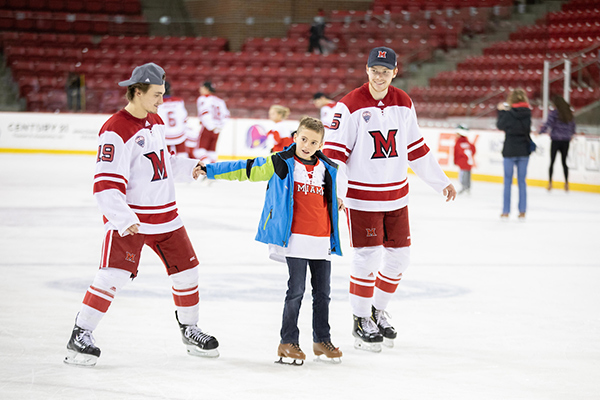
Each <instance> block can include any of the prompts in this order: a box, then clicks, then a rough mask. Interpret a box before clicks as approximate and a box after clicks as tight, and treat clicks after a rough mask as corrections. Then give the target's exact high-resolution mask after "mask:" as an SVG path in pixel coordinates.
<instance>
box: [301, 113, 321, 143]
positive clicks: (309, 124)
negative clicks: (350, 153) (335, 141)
mask: <svg viewBox="0 0 600 400" xmlns="http://www.w3.org/2000/svg"><path fill="white" fill-rule="evenodd" d="M301 128H304V129H310V130H311V131H315V132H317V133H318V134H319V135H321V140H323V138H324V137H325V127H324V126H323V123H322V122H321V121H319V120H318V119H316V118H313V117H302V119H301V120H300V125H298V130H297V131H296V132H298V131H299V130H300V129H301Z"/></svg>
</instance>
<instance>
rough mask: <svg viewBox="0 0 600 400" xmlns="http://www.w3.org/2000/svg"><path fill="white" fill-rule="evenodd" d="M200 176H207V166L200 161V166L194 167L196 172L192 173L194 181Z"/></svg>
mask: <svg viewBox="0 0 600 400" xmlns="http://www.w3.org/2000/svg"><path fill="white" fill-rule="evenodd" d="M200 175H202V176H206V165H204V163H202V161H198V164H197V165H196V166H195V167H194V170H193V171H192V177H193V178H194V179H198V178H199V177H200Z"/></svg>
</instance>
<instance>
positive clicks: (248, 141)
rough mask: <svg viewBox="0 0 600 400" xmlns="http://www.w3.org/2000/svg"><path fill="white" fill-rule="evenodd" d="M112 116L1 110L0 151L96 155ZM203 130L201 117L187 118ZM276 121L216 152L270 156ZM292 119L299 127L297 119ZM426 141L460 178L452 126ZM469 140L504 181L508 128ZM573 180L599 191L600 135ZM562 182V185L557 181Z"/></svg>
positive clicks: (591, 138)
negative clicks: (267, 141) (100, 136)
mask: <svg viewBox="0 0 600 400" xmlns="http://www.w3.org/2000/svg"><path fill="white" fill-rule="evenodd" d="M108 118H109V115H103V114H45V113H0V152H56V153H67V154H68V153H75V154H96V145H97V143H96V141H97V136H98V132H99V130H100V128H101V127H102V124H103V123H104V122H105V121H106V120H107V119H108ZM188 123H189V124H190V127H191V128H192V129H194V130H196V131H197V130H198V127H199V123H198V119H197V118H190V119H189V120H188ZM272 123H273V122H272V121H269V120H265V119H244V118H240V119H231V120H230V122H229V123H228V124H227V125H226V126H225V128H224V129H223V132H222V133H221V135H220V138H219V143H218V146H217V153H218V154H219V159H220V160H227V159H239V158H251V157H257V156H265V155H268V154H269V153H268V151H267V149H266V147H265V144H264V143H263V142H264V139H265V137H264V135H265V133H266V132H268V131H269V130H270V128H271V124H272ZM287 124H288V126H289V128H290V129H291V130H295V128H296V127H297V126H298V121H294V120H289V121H287ZM421 132H422V134H423V137H424V138H425V141H426V142H427V145H428V146H429V147H430V149H431V150H432V151H433V152H434V154H435V155H436V157H437V159H438V161H439V163H440V165H441V166H442V168H443V169H444V170H445V171H446V173H447V174H448V176H450V177H451V178H456V177H457V176H458V169H457V168H456V166H454V160H453V148H454V142H455V140H456V137H455V134H454V130H453V129H452V128H443V127H440V128H434V127H423V128H421ZM469 139H470V140H471V142H474V143H475V145H476V147H477V153H476V154H475V163H476V166H475V168H474V169H473V179H475V180H484V181H490V182H502V173H503V172H502V171H503V167H502V154H501V150H502V144H503V142H504V133H503V132H500V131H498V130H491V129H481V130H477V129H471V130H470V131H469ZM533 139H534V141H535V142H536V144H537V145H538V149H537V150H536V152H535V153H534V154H532V155H531V157H530V162H529V167H528V174H527V177H528V183H529V184H532V185H538V186H546V184H547V179H548V164H549V159H550V155H549V151H550V139H549V137H548V135H539V136H538V135H533ZM568 164H569V168H570V170H569V174H570V177H569V181H570V182H569V183H570V188H571V189H572V190H584V191H590V192H596V193H600V136H596V135H585V136H583V135H577V136H576V137H575V138H574V139H573V141H572V143H571V147H570V151H569V158H568ZM554 174H555V175H554V181H555V182H562V181H564V180H563V175H562V168H561V167H560V162H559V160H557V161H556V164H555V166H554ZM556 186H557V187H560V185H556Z"/></svg>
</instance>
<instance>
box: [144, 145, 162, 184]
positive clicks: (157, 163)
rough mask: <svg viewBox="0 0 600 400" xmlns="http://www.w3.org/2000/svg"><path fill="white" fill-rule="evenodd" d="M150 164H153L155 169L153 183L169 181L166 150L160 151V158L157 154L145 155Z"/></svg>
mask: <svg viewBox="0 0 600 400" xmlns="http://www.w3.org/2000/svg"><path fill="white" fill-rule="evenodd" d="M144 157H146V158H147V159H148V160H150V162H151V163H152V168H153V169H154V176H152V182H155V181H160V180H161V179H167V168H166V167H165V154H164V150H162V149H161V151H160V158H159V157H158V155H157V154H156V153H148V154H144Z"/></svg>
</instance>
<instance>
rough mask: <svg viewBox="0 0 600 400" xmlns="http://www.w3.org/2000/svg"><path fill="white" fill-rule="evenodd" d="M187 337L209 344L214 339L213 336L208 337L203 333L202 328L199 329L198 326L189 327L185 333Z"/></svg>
mask: <svg viewBox="0 0 600 400" xmlns="http://www.w3.org/2000/svg"><path fill="white" fill-rule="evenodd" d="M185 336H187V337H188V338H190V339H193V340H195V341H197V342H199V343H205V342H208V341H209V340H210V339H212V336H210V335H207V334H206V333H204V332H202V330H201V329H200V328H198V327H197V326H194V325H190V326H188V327H187V329H186V331H185Z"/></svg>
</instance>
